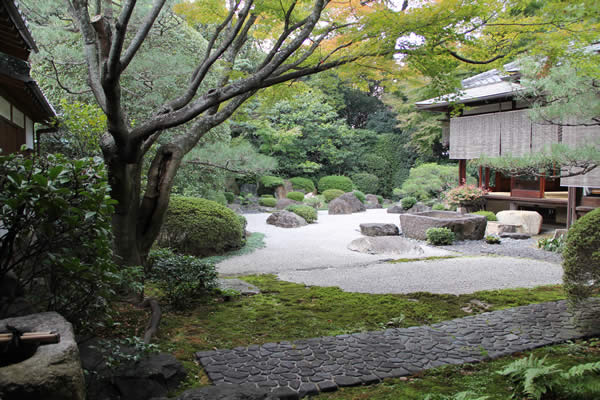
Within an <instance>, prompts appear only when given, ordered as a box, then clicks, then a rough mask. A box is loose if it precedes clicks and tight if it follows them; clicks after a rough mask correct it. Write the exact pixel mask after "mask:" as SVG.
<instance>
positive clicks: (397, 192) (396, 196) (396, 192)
mask: <svg viewBox="0 0 600 400" xmlns="http://www.w3.org/2000/svg"><path fill="white" fill-rule="evenodd" d="M402 197H404V196H403V193H402V189H400V188H394V189H393V190H392V200H394V201H398V200H400V199H401V198H402Z"/></svg>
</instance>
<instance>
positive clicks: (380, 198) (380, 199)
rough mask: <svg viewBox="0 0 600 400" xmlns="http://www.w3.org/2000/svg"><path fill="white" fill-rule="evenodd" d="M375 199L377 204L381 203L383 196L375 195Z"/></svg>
mask: <svg viewBox="0 0 600 400" xmlns="http://www.w3.org/2000/svg"><path fill="white" fill-rule="evenodd" d="M377 201H378V202H379V204H381V205H383V196H380V195H377Z"/></svg>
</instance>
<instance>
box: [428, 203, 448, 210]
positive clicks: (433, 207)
mask: <svg viewBox="0 0 600 400" xmlns="http://www.w3.org/2000/svg"><path fill="white" fill-rule="evenodd" d="M431 209H432V210H436V211H444V210H445V209H446V206H444V205H443V204H440V203H435V204H434V205H433V206H431Z"/></svg>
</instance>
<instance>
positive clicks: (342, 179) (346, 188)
mask: <svg viewBox="0 0 600 400" xmlns="http://www.w3.org/2000/svg"><path fill="white" fill-rule="evenodd" d="M329 189H339V190H342V191H343V192H344V193H347V192H351V191H352V189H353V184H352V180H351V179H350V178H348V177H347V176H342V175H329V176H324V177H322V178H321V179H319V192H321V193H323V192H325V191H326V190H329Z"/></svg>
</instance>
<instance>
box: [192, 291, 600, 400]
mask: <svg viewBox="0 0 600 400" xmlns="http://www.w3.org/2000/svg"><path fill="white" fill-rule="evenodd" d="M599 312H600V299H592V300H590V301H589V302H588V303H587V304H586V306H585V307H583V308H582V309H579V310H577V311H575V312H571V311H570V310H569V309H568V307H567V304H566V302H565V301H558V302H548V303H542V304H533V305H529V306H523V307H516V308H511V309H506V310H501V311H493V312H486V313H482V314H479V315H473V316H469V317H465V318H461V319H455V320H451V321H445V322H441V323H438V324H434V325H431V326H415V327H410V328H392V329H386V330H385V331H377V332H366V333H357V334H352V335H339V336H334V337H321V338H312V339H307V340H301V341H297V342H280V343H266V344H264V345H262V346H257V345H253V346H248V347H247V348H244V347H237V348H235V349H233V350H210V351H201V352H198V353H196V358H197V359H198V361H199V362H200V364H202V366H203V367H204V369H205V371H206V372H207V374H208V377H209V378H210V379H211V380H212V381H213V383H214V384H215V385H222V384H230V383H251V384H254V385H258V386H259V387H267V388H271V389H273V390H276V391H277V393H281V394H282V395H283V396H288V395H289V396H296V397H285V398H297V397H302V396H307V395H314V394H317V393H318V392H319V391H322V392H325V391H331V390H335V389H336V388H337V387H341V386H352V385H360V384H372V383H376V382H379V381H380V380H382V379H386V378H391V377H402V376H407V375H411V374H415V373H417V372H420V371H422V370H424V369H428V368H435V367H437V366H441V365H448V364H463V363H472V362H479V361H482V360H484V359H487V358H496V357H501V356H504V355H509V354H512V353H514V352H519V351H524V350H529V349H533V348H536V347H540V346H544V345H548V344H553V343H560V342H563V341H565V340H572V339H578V338H583V337H587V336H591V335H598V334H600V325H598V324H596V323H595V321H597V320H596V319H595V313H599ZM273 393H275V392H273ZM286 393H287V394H286ZM292 393H293V395H292Z"/></svg>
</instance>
